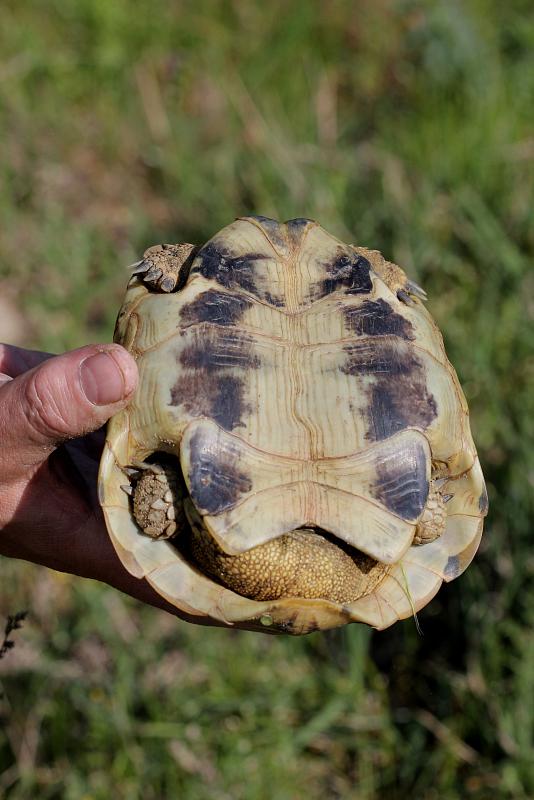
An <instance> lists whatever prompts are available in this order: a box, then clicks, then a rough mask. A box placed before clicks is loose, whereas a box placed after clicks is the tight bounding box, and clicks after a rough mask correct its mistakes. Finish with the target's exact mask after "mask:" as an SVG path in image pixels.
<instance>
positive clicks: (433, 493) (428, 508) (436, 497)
mask: <svg viewBox="0 0 534 800" xmlns="http://www.w3.org/2000/svg"><path fill="white" fill-rule="evenodd" d="M440 483H441V481H431V483H430V491H429V493H428V499H427V501H426V505H425V510H424V511H423V516H422V517H421V519H420V520H419V523H418V524H417V528H416V529H415V536H414V538H413V542H412V544H415V545H422V544H428V543H429V542H433V541H434V540H435V539H437V538H438V537H439V536H441V534H442V533H443V532H444V530H445V523H446V521H447V511H446V509H445V504H446V502H447V500H448V499H450V495H444V494H443V493H442V491H441V488H440V485H439V484H440Z"/></svg>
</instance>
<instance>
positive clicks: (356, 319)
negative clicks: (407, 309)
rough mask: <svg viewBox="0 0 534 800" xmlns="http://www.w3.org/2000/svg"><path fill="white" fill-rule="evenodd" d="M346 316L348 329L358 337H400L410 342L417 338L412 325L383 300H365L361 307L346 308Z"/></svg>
mask: <svg viewBox="0 0 534 800" xmlns="http://www.w3.org/2000/svg"><path fill="white" fill-rule="evenodd" d="M344 314H345V320H346V322H347V327H348V328H349V330H350V331H351V332H352V333H354V334H355V335H356V336H399V337H401V338H402V339H406V340H408V341H411V340H413V339H414V338H415V336H414V333H413V325H412V323H411V322H410V321H409V320H407V319H406V318H405V317H403V316H401V314H397V313H396V312H395V311H393V309H392V308H391V306H390V305H389V303H386V301H385V300H383V299H382V298H380V299H379V300H364V301H363V302H362V303H361V305H359V306H356V307H349V308H345V309H344Z"/></svg>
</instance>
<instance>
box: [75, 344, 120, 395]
mask: <svg viewBox="0 0 534 800" xmlns="http://www.w3.org/2000/svg"><path fill="white" fill-rule="evenodd" d="M80 381H81V384H82V389H83V391H84V394H85V396H86V397H87V399H88V400H89V401H90V402H91V403H94V405H96V406H106V405H109V403H116V402H117V401H118V400H122V398H123V397H125V396H126V394H127V393H128V389H127V387H126V385H125V380H124V374H123V372H122V370H121V369H120V367H119V365H118V364H117V362H116V361H115V359H114V358H113V356H112V355H110V354H108V353H105V352H101V353H96V355H94V356H89V358H86V359H85V361H82V364H81V366H80Z"/></svg>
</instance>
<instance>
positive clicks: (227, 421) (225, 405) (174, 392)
mask: <svg viewBox="0 0 534 800" xmlns="http://www.w3.org/2000/svg"><path fill="white" fill-rule="evenodd" d="M171 405H173V406H179V405H182V406H183V407H184V409H185V410H186V411H187V412H188V413H189V414H191V416H192V417H207V418H209V419H213V420H214V421H215V422H216V423H217V424H218V425H220V426H221V428H224V429H225V430H227V431H232V430H234V428H237V427H240V426H243V425H244V424H245V423H244V422H242V417H243V416H244V415H245V414H247V413H250V411H251V408H250V406H249V404H248V403H247V402H246V401H245V382H244V381H243V380H242V379H241V378H238V377H237V376H236V375H220V374H217V373H212V374H209V373H207V374H206V373H205V372H191V373H186V374H185V375H181V376H180V377H179V378H178V380H177V381H176V383H175V385H174V386H173V388H172V389H171Z"/></svg>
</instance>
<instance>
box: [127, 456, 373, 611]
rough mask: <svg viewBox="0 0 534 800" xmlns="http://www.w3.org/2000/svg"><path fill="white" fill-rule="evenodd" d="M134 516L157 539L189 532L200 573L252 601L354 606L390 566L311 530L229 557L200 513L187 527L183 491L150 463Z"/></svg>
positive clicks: (138, 486) (138, 483)
mask: <svg viewBox="0 0 534 800" xmlns="http://www.w3.org/2000/svg"><path fill="white" fill-rule="evenodd" d="M156 470H157V471H156ZM171 496H172V497H171ZM154 505H156V506H157V507H156V508H154ZM170 509H172V515H171V516H172V521H171V519H170V518H169V510H170ZM133 512H134V516H135V519H136V521H137V523H138V525H140V527H141V528H142V529H143V531H144V533H145V534H147V535H148V536H151V537H152V538H154V539H160V538H171V537H173V536H175V537H176V538H175V541H176V542H177V544H178V542H179V541H180V539H181V540H182V541H183V537H184V534H186V535H187V534H188V533H189V529H190V530H191V539H190V542H189V546H188V548H187V549H189V550H190V553H191V556H192V558H193V560H194V561H195V562H196V564H197V566H198V567H199V569H200V570H201V571H202V572H204V573H205V574H206V575H209V576H211V577H212V578H213V579H215V580H216V581H217V582H218V583H221V584H223V585H224V586H226V587H227V588H228V589H232V591H234V592H236V593H237V594H240V595H242V596H243V597H249V598H250V599H252V600H259V601H260V600H279V599H281V598H284V597H303V598H308V599H311V600H312V599H324V600H330V601H332V602H334V603H342V604H345V603H351V602H354V601H355V600H357V599H358V598H360V597H362V596H363V595H366V594H369V593H370V592H372V591H373V589H374V588H375V586H376V585H377V584H378V583H379V581H381V580H382V579H383V578H384V577H385V575H386V573H387V571H388V566H387V565H386V564H381V563H380V562H378V561H375V560H374V559H372V558H370V557H369V556H366V555H365V554H364V553H361V552H359V551H357V550H353V549H352V548H350V547H348V545H345V544H344V543H343V542H341V541H338V542H337V543H334V542H332V541H330V540H329V539H328V538H326V536H324V535H322V534H321V533H320V532H319V531H317V530H315V529H313V528H299V529H298V530H294V531H291V532H289V533H286V534H283V535H282V536H279V537H278V538H277V539H273V540H272V541H270V542H266V543H265V544H262V545H259V546H257V547H254V548H252V550H248V551H247V552H245V553H239V554H237V555H230V554H228V553H225V552H224V550H223V549H222V548H221V547H219V545H218V544H217V543H216V542H215V540H214V539H213V537H212V536H211V534H210V533H209V531H207V530H206V528H205V527H204V525H203V523H202V521H201V518H200V517H199V516H198V515H197V514H196V513H195V514H194V516H195V521H194V522H193V524H191V525H189V524H188V523H187V520H186V517H185V514H184V510H183V502H182V490H181V487H180V485H179V482H178V480H177V477H176V474H175V473H174V472H173V470H172V469H170V468H168V467H167V466H166V465H165V466H159V467H158V466H155V465H151V466H150V467H149V468H147V469H146V470H145V471H143V473H142V474H141V475H140V476H139V477H138V478H137V480H136V485H135V489H134V491H133ZM169 525H170V527H169Z"/></svg>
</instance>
